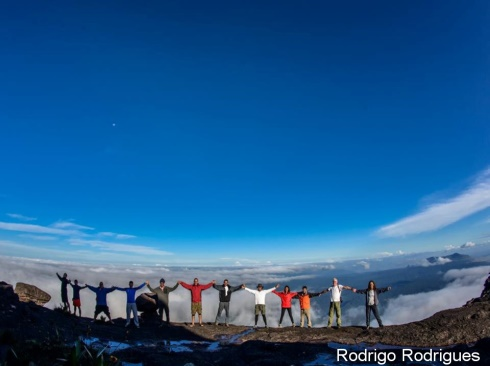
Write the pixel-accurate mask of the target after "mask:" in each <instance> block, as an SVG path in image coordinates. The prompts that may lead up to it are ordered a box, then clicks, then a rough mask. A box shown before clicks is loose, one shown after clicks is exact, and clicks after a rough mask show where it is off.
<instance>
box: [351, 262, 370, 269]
mask: <svg viewBox="0 0 490 366" xmlns="http://www.w3.org/2000/svg"><path fill="white" fill-rule="evenodd" d="M354 266H361V267H363V268H364V269H369V267H370V264H369V263H368V262H366V261H360V262H357V263H356V264H354Z"/></svg>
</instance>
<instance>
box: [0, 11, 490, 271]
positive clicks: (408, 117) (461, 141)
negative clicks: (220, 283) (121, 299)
mask: <svg viewBox="0 0 490 366" xmlns="http://www.w3.org/2000/svg"><path fill="white" fill-rule="evenodd" d="M489 15H490V4H488V2H487V1H475V2H471V3H468V2H460V1H444V2H442V1H435V2H425V1H403V2H392V1H380V2H376V3H372V2H365V1H354V2H349V3H345V4H344V3H342V4H340V3H334V2H325V1H309V2H308V3H301V4H300V3H298V2H288V1H283V2H280V3H279V2H263V1H262V2H258V1H246V2H241V1H236V2H232V3H230V2H220V1H217V2H212V3H209V2H201V1H199V2H197V1H189V2H173V1H168V2H157V1H155V2H152V1H149V2H144V4H137V3H135V2H131V1H117V2H115V1H104V2H99V1H97V2H96V1H83V2H78V3H75V4H74V3H71V2H70V3H67V2H64V1H59V2H50V3H49V4H45V3H40V2H34V1H33V2H28V1H26V2H15V3H9V4H2V5H1V11H0V50H1V51H0V52H1V57H0V70H1V71H0V73H1V74H0V75H1V76H0V78H1V83H0V125H1V133H0V156H1V157H2V158H1V159H0V170H1V171H2V175H1V176H2V179H0V243H1V247H2V254H4V255H11V256H25V257H33V258H49V259H56V260H69V261H77V260H79V261H102V262H104V261H111V262H122V263H159V264H162V263H163V264H165V263H168V264H189V263H191V264H219V265H234V264H245V263H262V262H263V263H267V262H273V263H280V262H292V261H294V262H301V261H324V260H330V259H332V258H352V257H366V256H371V257H372V256H383V255H392V254H395V253H399V252H400V251H401V252H405V253H407V252H415V251H422V250H436V249H443V248H445V247H448V246H453V247H457V246H460V245H462V244H464V243H467V242H470V243H476V244H480V243H485V242H488V240H489V237H490V210H489V207H490V155H489V149H488V146H489V142H490V123H489V122H490V121H489V116H490V104H489V96H490V83H489V77H488V75H490V63H489V61H490V50H489V47H488V45H489V44H490V43H489V41H490V30H489V28H488V21H489Z"/></svg>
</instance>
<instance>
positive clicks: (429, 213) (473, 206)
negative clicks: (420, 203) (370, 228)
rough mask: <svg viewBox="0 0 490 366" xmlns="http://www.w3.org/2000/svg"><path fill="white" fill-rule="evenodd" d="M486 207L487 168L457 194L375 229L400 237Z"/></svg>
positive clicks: (489, 183)
mask: <svg viewBox="0 0 490 366" xmlns="http://www.w3.org/2000/svg"><path fill="white" fill-rule="evenodd" d="M488 207H490V168H488V169H486V170H485V171H484V172H483V173H481V174H480V175H479V176H478V177H477V179H476V180H475V181H474V183H473V184H472V185H471V186H470V187H469V188H467V189H466V190H465V191H463V192H462V193H461V194H459V195H457V196H456V197H453V198H450V199H447V200H446V201H444V202H439V203H434V204H432V205H429V206H427V207H425V208H424V209H423V210H422V211H421V212H419V213H416V214H415V215H412V216H409V217H406V218H404V219H401V220H399V221H396V222H395V223H393V224H390V225H386V226H383V227H382V228H380V229H379V230H378V231H377V232H376V233H377V234H378V235H379V236H381V237H402V236H406V235H412V234H419V233H423V232H428V231H434V230H438V229H441V228H443V227H446V226H448V225H450V224H452V223H454V222H456V221H459V220H461V219H463V218H465V217H467V216H470V215H472V214H474V213H476V212H479V211H482V210H484V209H486V208H488Z"/></svg>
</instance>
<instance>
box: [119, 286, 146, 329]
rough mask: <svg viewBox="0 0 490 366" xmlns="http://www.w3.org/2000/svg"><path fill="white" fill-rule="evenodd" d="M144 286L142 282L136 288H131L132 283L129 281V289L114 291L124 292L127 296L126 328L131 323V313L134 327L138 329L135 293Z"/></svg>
mask: <svg viewBox="0 0 490 366" xmlns="http://www.w3.org/2000/svg"><path fill="white" fill-rule="evenodd" d="M144 285H145V282H143V283H142V284H141V285H139V286H138V287H133V281H129V287H125V288H122V287H116V290H119V291H126V295H127V299H128V301H127V303H126V327H128V326H129V324H130V323H131V312H133V321H134V325H136V328H139V327H140V322H139V319H138V308H137V306H136V300H135V297H136V291H138V290H139V289H141V288H142V287H143V286H144Z"/></svg>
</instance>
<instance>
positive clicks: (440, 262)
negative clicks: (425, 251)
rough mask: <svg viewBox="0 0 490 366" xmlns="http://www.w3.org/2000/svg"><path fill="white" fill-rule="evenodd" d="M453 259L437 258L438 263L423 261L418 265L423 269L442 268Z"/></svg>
mask: <svg viewBox="0 0 490 366" xmlns="http://www.w3.org/2000/svg"><path fill="white" fill-rule="evenodd" d="M450 262H451V259H449V258H444V257H437V258H436V261H435V262H433V263H431V262H429V261H428V260H427V259H425V258H424V259H422V260H421V261H420V262H419V263H418V264H419V265H420V266H422V267H429V266H440V265H441V264H446V263H450Z"/></svg>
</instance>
